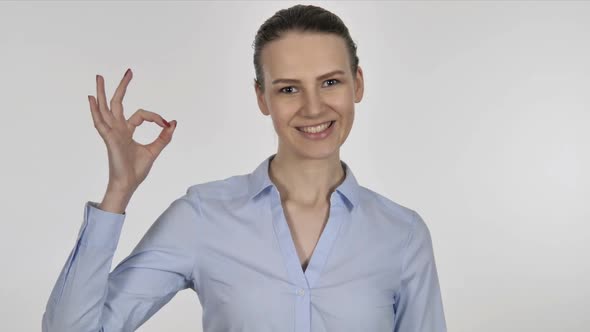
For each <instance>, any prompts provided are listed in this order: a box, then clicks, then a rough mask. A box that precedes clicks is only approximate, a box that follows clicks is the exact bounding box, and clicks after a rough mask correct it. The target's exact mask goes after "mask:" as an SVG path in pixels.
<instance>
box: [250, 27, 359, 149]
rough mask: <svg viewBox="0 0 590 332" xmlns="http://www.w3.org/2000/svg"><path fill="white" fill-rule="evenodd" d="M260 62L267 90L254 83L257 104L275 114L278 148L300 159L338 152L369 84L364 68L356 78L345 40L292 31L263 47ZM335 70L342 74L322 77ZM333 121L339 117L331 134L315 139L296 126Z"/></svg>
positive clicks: (271, 114)
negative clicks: (366, 81) (364, 90)
mask: <svg viewBox="0 0 590 332" xmlns="http://www.w3.org/2000/svg"><path fill="white" fill-rule="evenodd" d="M261 63H262V71H263V73H264V84H265V91H264V93H263V92H262V91H261V90H260V89H259V87H258V86H256V87H255V89H256V95H257V100H258V106H259V108H260V111H261V112H262V113H263V114H264V115H270V116H271V118H272V122H273V125H274V128H275V131H276V132H277V135H278V137H279V152H280V153H287V154H289V155H291V156H292V157H295V158H298V159H300V158H302V159H325V158H329V157H334V156H335V154H337V155H339V154H338V153H339V149H340V146H341V145H342V144H343V143H344V141H345V140H346V138H347V137H348V134H349V133H350V130H351V128H352V123H353V121H354V104H355V103H358V102H360V101H361V99H362V97H363V88H364V85H363V73H362V70H361V68H360V67H358V70H357V77H356V80H355V79H353V75H352V72H351V69H350V62H349V59H348V51H347V48H346V44H345V41H344V39H342V38H341V37H339V36H336V35H333V34H318V33H295V32H290V33H288V34H285V35H284V36H283V37H282V38H280V39H278V40H274V41H272V42H270V43H268V44H267V45H266V46H265V47H264V48H263V50H262V52H261ZM334 71H342V73H335V74H330V75H327V76H323V75H325V74H328V73H331V72H334ZM322 76H323V77H322ZM285 79H289V80H290V81H284V80H285ZM331 120H335V122H334V124H333V125H332V127H333V128H331V133H330V134H329V135H328V136H327V137H326V138H323V139H319V140H317V139H315V140H314V139H310V138H308V137H306V135H305V134H304V133H302V132H301V131H299V130H298V129H297V127H302V126H309V125H317V124H320V123H323V122H326V121H331Z"/></svg>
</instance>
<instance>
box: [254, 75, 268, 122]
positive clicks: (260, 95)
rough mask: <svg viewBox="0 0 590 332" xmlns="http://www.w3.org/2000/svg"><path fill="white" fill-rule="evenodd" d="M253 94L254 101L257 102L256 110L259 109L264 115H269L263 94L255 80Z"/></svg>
mask: <svg viewBox="0 0 590 332" xmlns="http://www.w3.org/2000/svg"><path fill="white" fill-rule="evenodd" d="M254 92H255V93H256V101H257V102H258V108H259V109H260V112H262V114H264V115H270V112H269V111H268V107H266V100H265V99H264V92H262V89H261V88H260V85H259V84H258V82H256V80H255V81H254Z"/></svg>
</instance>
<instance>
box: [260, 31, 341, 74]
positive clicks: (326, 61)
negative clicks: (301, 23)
mask: <svg viewBox="0 0 590 332" xmlns="http://www.w3.org/2000/svg"><path fill="white" fill-rule="evenodd" d="M347 52H348V51H347V49H346V44H345V42H344V39H343V38H342V37H340V36H337V35H334V34H326V33H310V32H306V33H299V32H289V33H287V34H285V35H283V36H282V37H281V38H279V39H277V40H273V41H272V42H270V43H268V44H267V45H266V46H265V47H264V49H263V50H262V53H261V60H262V67H263V71H264V76H265V77H266V78H268V79H270V80H272V79H274V78H301V77H305V76H310V78H313V79H315V77H316V76H319V75H321V74H324V73H326V72H328V71H331V70H335V69H342V70H344V71H345V72H348V71H349V69H348V53H347Z"/></svg>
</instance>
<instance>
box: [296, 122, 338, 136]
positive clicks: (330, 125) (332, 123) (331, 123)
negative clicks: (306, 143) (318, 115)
mask: <svg viewBox="0 0 590 332" xmlns="http://www.w3.org/2000/svg"><path fill="white" fill-rule="evenodd" d="M334 122H336V120H332V121H330V124H329V125H328V126H327V127H326V128H323V129H321V130H320V131H324V130H326V129H328V128H330V127H332V126H333V125H334ZM326 123H327V122H324V123H320V124H319V125H316V126H306V127H307V128H310V127H312V128H313V127H318V126H321V125H324V124H326ZM301 128H305V127H295V129H297V130H299V131H300V132H303V133H306V131H303V130H301Z"/></svg>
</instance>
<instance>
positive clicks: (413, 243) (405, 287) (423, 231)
mask: <svg viewBox="0 0 590 332" xmlns="http://www.w3.org/2000/svg"><path fill="white" fill-rule="evenodd" d="M413 214H414V223H413V230H412V232H411V233H410V234H409V238H408V244H407V247H406V249H405V250H406V252H405V256H404V262H403V263H402V279H401V288H400V291H399V292H398V293H397V294H396V296H395V298H396V300H395V307H394V309H395V315H396V318H395V324H394V332H409V331H412V332H446V331H447V328H446V322H445V316H444V310H443V304H442V297H441V292H440V285H439V281H438V273H437V270H436V263H435V260H434V252H433V247H432V239H431V236H430V231H429V230H428V227H427V225H426V223H425V222H424V220H423V219H422V217H420V215H419V214H418V213H416V212H415V211H413Z"/></svg>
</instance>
